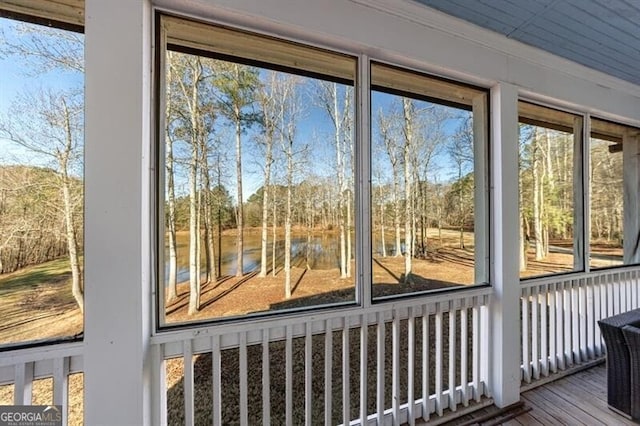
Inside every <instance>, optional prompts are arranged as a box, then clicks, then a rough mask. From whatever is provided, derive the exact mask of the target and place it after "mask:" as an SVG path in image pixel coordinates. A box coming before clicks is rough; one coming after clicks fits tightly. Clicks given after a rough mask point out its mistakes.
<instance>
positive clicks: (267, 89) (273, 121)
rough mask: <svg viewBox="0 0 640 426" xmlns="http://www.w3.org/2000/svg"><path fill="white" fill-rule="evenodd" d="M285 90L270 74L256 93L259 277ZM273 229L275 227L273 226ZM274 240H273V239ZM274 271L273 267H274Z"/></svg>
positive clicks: (264, 259) (264, 271) (262, 268)
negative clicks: (260, 163)
mask: <svg viewBox="0 0 640 426" xmlns="http://www.w3.org/2000/svg"><path fill="white" fill-rule="evenodd" d="M286 95H287V93H286V90H285V87H284V85H283V84H282V81H281V79H279V78H278V73H276V72H270V73H269V75H268V77H267V83H266V84H265V85H264V86H263V87H262V90H260V92H259V93H258V102H259V104H260V108H261V110H262V114H263V121H262V127H263V135H262V138H261V142H262V144H263V146H264V151H265V159H264V175H263V186H262V188H263V191H262V233H261V239H260V241H261V248H260V274H259V276H260V277H266V276H267V242H268V241H267V240H268V237H267V235H268V227H269V192H270V185H271V166H272V164H273V143H274V139H275V136H276V131H277V130H278V128H279V124H280V123H281V122H282V115H283V113H284V110H283V105H284V103H283V102H284V101H285V100H284V99H283V96H286ZM274 229H275V225H274ZM274 240H275V239H274ZM274 270H275V267H274Z"/></svg>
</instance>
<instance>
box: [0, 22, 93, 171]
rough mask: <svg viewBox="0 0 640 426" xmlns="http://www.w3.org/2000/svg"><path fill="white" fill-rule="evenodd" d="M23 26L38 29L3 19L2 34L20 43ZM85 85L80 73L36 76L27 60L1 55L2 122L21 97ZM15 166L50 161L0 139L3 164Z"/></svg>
mask: <svg viewBox="0 0 640 426" xmlns="http://www.w3.org/2000/svg"><path fill="white" fill-rule="evenodd" d="M21 26H32V27H38V25H36V24H27V23H22V22H16V21H12V20H9V19H6V18H0V34H2V35H3V37H4V38H5V39H6V40H8V41H10V42H16V41H19V37H21V34H20V32H19V31H18V29H19V28H20V27H21ZM83 85H84V80H83V75H82V74H81V73H79V72H72V71H64V70H59V69H54V70H51V71H48V72H46V73H44V74H38V75H36V74H35V71H34V68H33V67H32V66H31V65H30V64H29V62H28V61H27V60H25V59H24V58H22V57H19V56H17V55H0V119H2V120H4V119H6V117H7V116H8V114H9V110H10V108H11V105H12V104H13V102H14V101H15V100H16V98H17V97H18V96H20V95H21V94H25V93H34V92H39V91H42V90H49V89H51V90H65V89H70V88H82V87H83ZM25 112H26V111H25ZM16 163H20V164H29V165H38V166H45V165H47V164H46V163H47V160H43V159H42V158H39V157H38V156H37V155H34V154H33V153H32V152H25V150H24V149H23V148H21V147H20V146H17V145H16V144H14V143H12V142H10V141H7V140H6V139H2V138H1V137H0V164H16Z"/></svg>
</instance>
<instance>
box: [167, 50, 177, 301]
mask: <svg viewBox="0 0 640 426" xmlns="http://www.w3.org/2000/svg"><path fill="white" fill-rule="evenodd" d="M169 61H171V56H169ZM171 75H172V74H171V67H168V70H167V77H166V78H167V82H169V83H168V84H167V99H169V101H168V102H167V112H166V115H167V120H169V117H170V116H171V101H170V99H171V92H170V90H171V89H170V88H171V84H170V82H171ZM166 133H167V134H166V144H165V150H166V160H165V161H166V165H165V166H166V173H167V203H168V209H169V211H168V217H167V228H168V234H169V235H168V237H169V276H168V277H167V278H168V283H167V285H168V290H169V294H168V296H167V301H168V302H171V301H172V300H174V299H175V298H176V297H178V287H177V285H178V283H177V278H178V255H177V239H176V192H175V183H174V172H173V139H171V136H169V128H168V126H167V129H166Z"/></svg>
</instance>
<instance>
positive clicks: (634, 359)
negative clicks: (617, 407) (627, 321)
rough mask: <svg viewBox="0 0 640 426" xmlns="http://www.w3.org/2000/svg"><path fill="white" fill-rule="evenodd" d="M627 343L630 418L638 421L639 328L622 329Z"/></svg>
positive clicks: (639, 409)
mask: <svg viewBox="0 0 640 426" xmlns="http://www.w3.org/2000/svg"><path fill="white" fill-rule="evenodd" d="M622 334H623V335H624V339H625V341H626V342H627V347H628V348H629V356H630V358H631V359H630V363H629V365H630V367H631V369H630V370H631V413H630V414H631V417H632V418H633V419H634V420H640V328H638V327H635V326H633V325H625V326H624V327H622Z"/></svg>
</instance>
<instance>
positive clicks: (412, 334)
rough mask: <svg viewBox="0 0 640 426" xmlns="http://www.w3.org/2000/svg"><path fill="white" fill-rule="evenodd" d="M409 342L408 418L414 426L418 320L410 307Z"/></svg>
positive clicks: (408, 320)
mask: <svg viewBox="0 0 640 426" xmlns="http://www.w3.org/2000/svg"><path fill="white" fill-rule="evenodd" d="M407 342H408V344H407V352H408V353H407V401H408V406H407V416H408V417H409V425H410V426H414V425H415V424H416V415H415V410H414V407H415V404H414V403H413V402H414V401H415V395H414V377H415V366H416V319H415V317H414V315H413V308H412V307H409V318H408V319H407ZM363 418H366V417H363Z"/></svg>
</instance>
